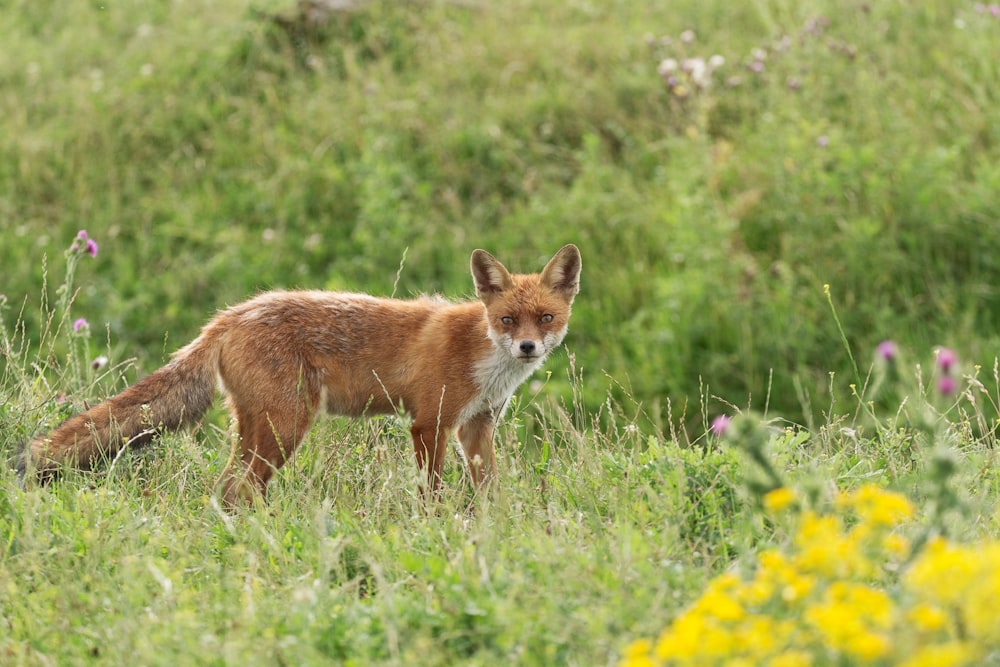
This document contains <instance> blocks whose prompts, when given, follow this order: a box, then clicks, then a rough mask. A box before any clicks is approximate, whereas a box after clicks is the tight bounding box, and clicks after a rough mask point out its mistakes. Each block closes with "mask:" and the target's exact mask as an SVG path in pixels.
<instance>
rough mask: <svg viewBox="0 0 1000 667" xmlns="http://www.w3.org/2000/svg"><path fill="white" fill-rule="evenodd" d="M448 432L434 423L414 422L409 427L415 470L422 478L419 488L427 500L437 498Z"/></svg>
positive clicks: (447, 429) (442, 472) (446, 449)
mask: <svg viewBox="0 0 1000 667" xmlns="http://www.w3.org/2000/svg"><path fill="white" fill-rule="evenodd" d="M450 431H451V429H449V428H444V427H442V426H441V425H440V424H438V423H437V422H436V421H435V422H433V423H430V424H423V423H421V422H414V423H413V426H411V427H410V435H411V436H412V437H413V451H414V453H415V454H416V455H417V468H418V470H419V471H420V475H421V477H422V480H421V486H422V489H423V492H424V495H425V496H427V497H429V498H435V499H437V498H438V490H439V488H440V486H441V479H442V476H443V474H444V455H445V452H447V451H448V433H449V432H450Z"/></svg>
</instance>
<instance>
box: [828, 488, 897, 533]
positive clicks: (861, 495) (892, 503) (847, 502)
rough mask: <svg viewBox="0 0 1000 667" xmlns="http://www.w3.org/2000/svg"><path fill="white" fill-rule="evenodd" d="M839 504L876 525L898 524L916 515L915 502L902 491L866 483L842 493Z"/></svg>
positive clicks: (838, 499)
mask: <svg viewBox="0 0 1000 667" xmlns="http://www.w3.org/2000/svg"><path fill="white" fill-rule="evenodd" d="M837 505H838V506H840V507H843V508H849V509H852V510H854V512H856V513H857V515H858V518H859V519H861V521H862V522H866V523H871V524H873V525H875V526H884V527H891V526H898V525H899V524H900V523H902V522H903V521H906V520H907V519H910V518H912V517H913V515H914V513H915V512H914V508H913V503H911V502H910V500H909V498H907V497H906V496H904V495H903V494H901V493H894V492H892V491H886V490H885V489H883V488H880V487H879V486H878V485H876V484H864V485H862V486H860V487H858V488H857V489H855V490H854V491H851V492H850V493H846V494H841V495H840V496H839V497H838V498H837Z"/></svg>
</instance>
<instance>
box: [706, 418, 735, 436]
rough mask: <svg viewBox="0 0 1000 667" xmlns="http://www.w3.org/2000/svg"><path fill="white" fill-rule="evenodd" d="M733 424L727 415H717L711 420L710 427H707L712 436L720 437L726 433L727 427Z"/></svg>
mask: <svg viewBox="0 0 1000 667" xmlns="http://www.w3.org/2000/svg"><path fill="white" fill-rule="evenodd" d="M732 423H733V418H732V417H730V416H729V415H719V416H718V417H716V418H715V419H713V420H712V425H711V426H709V427H708V430H709V431H711V432H712V434H713V435H715V436H718V437H722V436H723V435H725V433H726V431H728V430H729V425H730V424H732Z"/></svg>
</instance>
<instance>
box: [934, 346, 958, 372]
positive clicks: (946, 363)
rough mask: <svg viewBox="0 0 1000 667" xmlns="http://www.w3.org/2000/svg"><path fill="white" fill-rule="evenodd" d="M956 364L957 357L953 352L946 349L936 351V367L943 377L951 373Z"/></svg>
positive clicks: (941, 348) (940, 348)
mask: <svg viewBox="0 0 1000 667" xmlns="http://www.w3.org/2000/svg"><path fill="white" fill-rule="evenodd" d="M956 363H958V355H957V354H955V351H954V350H952V349H950V348H947V347H939V348H938V349H937V366H938V368H939V369H941V372H942V373H944V374H945V375H947V374H949V373H951V370H952V368H954V366H955V364H956Z"/></svg>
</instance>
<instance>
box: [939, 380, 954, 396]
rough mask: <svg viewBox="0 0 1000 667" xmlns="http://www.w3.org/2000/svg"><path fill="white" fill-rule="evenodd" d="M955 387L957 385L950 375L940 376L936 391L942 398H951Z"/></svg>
mask: <svg viewBox="0 0 1000 667" xmlns="http://www.w3.org/2000/svg"><path fill="white" fill-rule="evenodd" d="M957 386H958V383H957V382H955V378H953V377H952V376H950V375H942V376H941V377H940V378H938V391H939V392H941V395H942V396H951V394H953V393H954V392H955V388H956V387H957Z"/></svg>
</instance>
